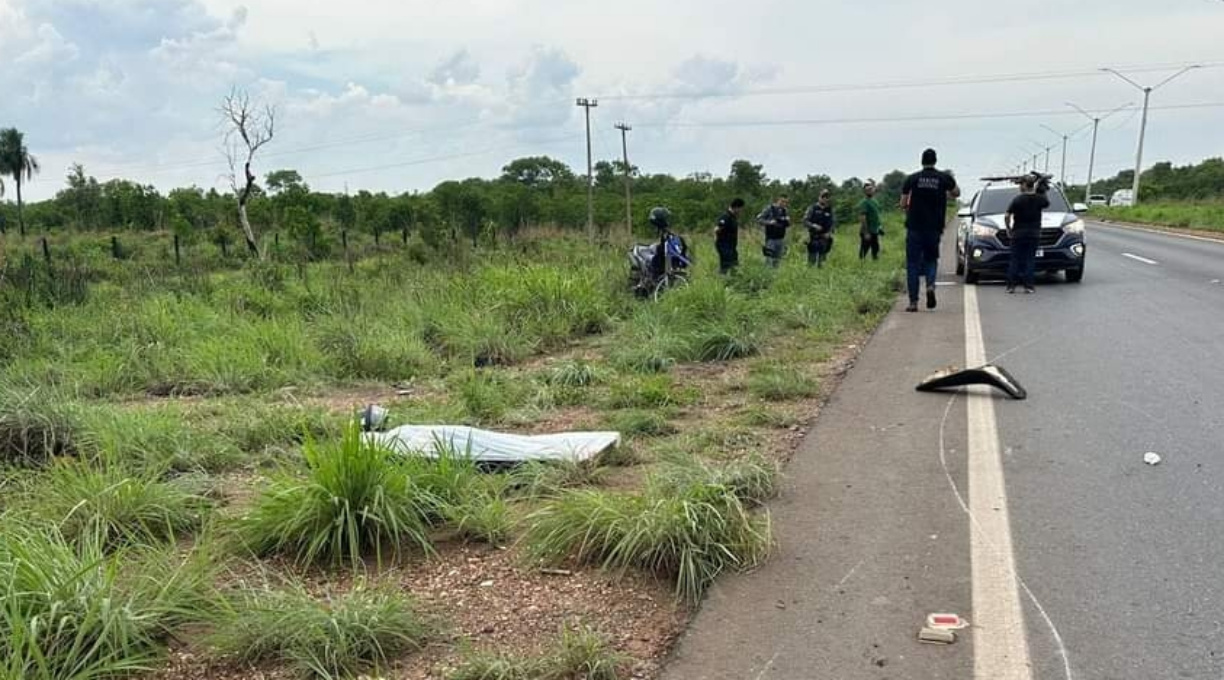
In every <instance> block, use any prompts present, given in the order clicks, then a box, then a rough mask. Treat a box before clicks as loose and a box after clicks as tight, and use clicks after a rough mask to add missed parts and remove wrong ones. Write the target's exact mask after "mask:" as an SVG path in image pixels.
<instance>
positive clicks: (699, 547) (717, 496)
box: [525, 483, 770, 602]
mask: <svg viewBox="0 0 1224 680" xmlns="http://www.w3.org/2000/svg"><path fill="white" fill-rule="evenodd" d="M525 540H526V544H527V547H528V551H529V554H531V555H532V556H534V557H536V558H539V559H543V560H545V561H549V562H558V561H562V560H566V559H570V558H573V559H577V560H579V561H581V562H591V563H597V564H601V565H602V566H603V567H605V568H611V569H625V568H629V567H637V568H641V569H645V570H647V571H650V572H653V573H656V574H659V575H664V576H668V577H671V578H674V579H675V582H676V594H677V596H678V597H681V598H684V599H686V600H688V601H690V602H697V601H698V600H699V599H700V598H701V595H702V593H704V592H705V589H706V587H707V586H709V584H710V583H711V582H713V580H714V579H715V578H716V577H717V576H718V575H719V574H721V573H723V572H724V571H728V570H739V569H746V568H749V567H752V566H754V565H756V564H757V563H759V562H760V561H761V559H763V558H764V556H765V555H766V554H767V552H768V550H769V546H770V538H769V520H768V516H767V515H761V516H753V515H752V514H751V513H749V511H748V510H747V508H745V506H744V504H743V503H742V502H741V501H740V499H739V498H738V497H737V496H736V494H735V493H734V491H733V490H732V489H730V488H728V487H726V486H723V485H720V484H706V483H692V484H688V485H685V486H683V487H680V488H670V487H665V486H662V485H660V486H658V487H655V488H652V489H648V490H647V491H646V492H645V493H642V494H619V493H609V492H600V491H588V490H578V491H569V492H566V493H565V494H564V495H562V496H561V497H559V498H558V499H556V500H554V501H552V502H550V503H548V504H547V505H545V506H544V507H542V508H541V509H539V510H537V511H536V512H534V513H532V515H531V516H530V517H529V518H528V531H527V536H526V539H525Z"/></svg>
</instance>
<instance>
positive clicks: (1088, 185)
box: [1067, 102, 1131, 203]
mask: <svg viewBox="0 0 1224 680" xmlns="http://www.w3.org/2000/svg"><path fill="white" fill-rule="evenodd" d="M1067 106H1070V107H1071V108H1073V109H1075V110H1076V111H1079V112H1080V113H1081V114H1083V116H1084V117H1085V118H1087V119H1088V120H1090V121H1092V151H1091V152H1089V154H1088V179H1087V180H1085V184H1084V202H1085V203H1088V202H1089V201H1090V200H1091V198H1092V170H1093V166H1094V165H1095V164H1096V147H1097V128H1099V127H1100V126H1101V121H1103V120H1105V119H1106V118H1108V117H1110V116H1112V115H1114V114H1115V113H1117V112H1119V111H1121V110H1123V109H1127V108H1130V106H1131V103H1130V102H1127V103H1125V104H1123V105H1122V106H1119V107H1118V108H1116V109H1114V110H1113V111H1110V112H1109V113H1107V114H1105V115H1103V116H1094V115H1092V114H1091V113H1088V112H1087V111H1085V110H1083V109H1081V108H1080V107H1078V106H1076V105H1075V104H1072V103H1071V102H1067Z"/></svg>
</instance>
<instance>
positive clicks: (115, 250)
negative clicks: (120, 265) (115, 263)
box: [111, 235, 120, 260]
mask: <svg viewBox="0 0 1224 680" xmlns="http://www.w3.org/2000/svg"><path fill="white" fill-rule="evenodd" d="M119 256H120V252H119V237H118V236H114V235H112V236H111V257H113V258H114V259H116V260H118V259H120V257H119Z"/></svg>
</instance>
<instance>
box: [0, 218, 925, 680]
mask: <svg viewBox="0 0 1224 680" xmlns="http://www.w3.org/2000/svg"><path fill="white" fill-rule="evenodd" d="M900 231H901V230H899V229H893V230H890V234H889V237H888V238H887V239H886V240H885V244H884V246H885V247H884V255H883V258H882V260H881V261H880V262H874V263H873V262H867V263H860V262H859V261H858V260H857V259H856V258H855V255H856V252H852V250H853V251H856V250H857V243H856V242H855V243H851V241H853V240H854V239H852V238H847V237H845V236H843V237H841V238H840V241H841V242H840V243H839V244H838V248H837V249H836V251H835V253H834V255H833V257H832V259H831V262H830V265H829V266H827V267H825V268H824V269H821V270H816V269H811V268H809V267H807V266H806V263H805V262H801V259H802V258H803V257H804V255H805V254H804V253H803V252H802V246H800V245H799V244H798V243H797V242H796V243H795V244H794V246H795V247H793V248H792V252H791V255H790V259H789V260H788V261H787V262H786V263H785V265H784V266H783V267H782V268H781V269H780V270H778V271H773V270H769V269H767V268H765V267H764V266H762V265H761V264H760V257H759V247H760V246H759V243H757V242H754V241H753V240H752V239H748V240H747V242H745V243H743V244H742V245H741V253H742V255H741V256H742V258H743V259H744V260H745V262H746V264H745V266H744V267H743V268H742V269H741V270H740V271H738V272H737V273H736V274H735V275H734V276H733V277H731V278H730V279H726V280H724V279H722V278H720V277H718V276H717V274H716V273H715V268H716V262H715V257H714V252H713V247H712V244H711V243H709V242H708V241H706V240H703V239H701V238H695V239H692V241H694V245H695V246H696V248H697V253H698V259H697V266H696V271H695V275H694V277H693V283H692V285H691V286H689V287H687V288H685V289H681V290H676V291H672V292H669V293H668V294H667V295H666V296H665V297H664V298H663V299H661V300H660V301H659V302H643V301H639V300H636V299H634V298H633V296H632V295H630V294H629V292H628V287H627V263H626V261H625V257H624V254H623V251H624V249H623V248H622V247H620V246H603V247H592V246H588V245H586V244H585V243H584V242H583V241H581V240H579V239H575V238H572V237H570V236H564V235H558V234H542V233H541V234H532V235H530V236H528V237H525V238H522V239H520V240H519V241H518V242H516V243H515V244H512V245H510V244H505V245H503V246H502V247H501V248H498V249H495V250H494V249H482V250H478V251H473V250H470V249H467V248H466V247H459V246H456V247H455V248H454V249H453V250H452V251H450V252H448V253H437V252H433V251H429V250H426V249H423V248H421V247H420V246H419V244H411V243H410V244H407V245H403V244H390V245H388V244H383V245H382V246H381V247H379V248H373V247H372V246H368V247H363V250H362V252H361V253H360V257H355V258H354V260H355V262H354V263H353V264H352V265H351V266H350V265H349V264H348V263H346V262H324V263H313V264H296V263H292V262H288V261H273V262H268V263H245V264H244V263H241V262H239V261H234V260H225V259H221V258H219V257H216V256H210V258H211V259H209V260H208V261H206V262H205V261H202V258H201V259H193V260H191V261H190V262H189V263H187V264H183V265H180V266H177V267H176V266H174V264H173V256H172V255H171V254H170V253H169V251H168V250H167V248H168V247H169V246H168V242H167V240H166V239H165V238H164V237H163V238H161V239H160V240H157V239H151V240H150V241H149V242H147V243H138V242H133V243H131V244H130V245H128V244H125V245H124V247H127V248H130V249H131V250H130V251H129V252H127V253H124V255H125V256H124V257H122V258H120V259H115V258H114V257H113V255H114V253H112V251H111V245H110V242H109V239H104V238H95V239H85V238H77V239H57V240H54V241H53V242H54V245H55V248H54V249H53V258H52V264H51V266H50V268H48V266H47V265H46V263H45V262H44V261H43V260H42V256H41V253H40V251H39V250H38V244H37V243H36V242H35V241H33V240H31V241H30V242H27V243H25V244H21V243H16V242H14V240H13V239H11V238H10V240H9V242H8V243H6V244H5V256H6V264H5V267H4V269H3V272H4V274H3V278H2V279H0V310H3V311H0V326H2V332H0V338H2V339H0V343H2V344H0V460H2V461H3V468H2V470H0V513H2V515H0V521H2V522H3V523H4V526H5V531H4V532H3V534H0V624H2V625H0V659H4V661H0V664H3V665H2V666H0V669H2V670H0V677H3V678H18V677H20V678H34V679H46V680H60V679H65V680H67V679H73V680H86V679H89V678H104V677H113V676H114V674H116V673H128V672H147V673H150V674H152V677H158V678H166V679H167V680H169V679H172V678H173V679H179V678H191V677H211V678H238V677H249V672H250V671H249V669H250V668H258V669H261V672H267V673H270V675H269V677H292V676H311V677H320V678H338V677H353V676H355V675H357V674H360V673H369V672H380V673H383V674H384V675H386V676H387V677H399V678H418V677H419V678H426V677H430V678H537V677H539V678H558V679H560V678H570V677H584V678H617V677H628V675H629V674H630V673H631V672H634V673H645V674H647V675H649V674H650V672H651V669H652V668H653V667H652V666H651V665H650V664H651V663H652V661H653V659H654V658H656V657H658V656H659V655H660V654H662V653H663V652H664V651H666V649H667V647H668V645H669V644H670V641H671V640H672V639H673V638H674V635H675V634H676V632H677V631H678V627H677V626H679V625H681V624H682V623H683V621H684V619H685V617H686V616H687V614H688V613H689V612H690V611H691V608H692V607H693V606H694V605H695V604H696V603H697V602H698V601H699V600H700V598H701V596H702V594H703V593H704V591H705V589H706V587H707V586H708V585H709V584H710V583H711V582H712V581H713V580H714V579H715V578H717V577H718V576H719V575H720V574H722V573H725V572H727V571H735V570H741V569H745V568H748V567H751V566H753V565H754V564H757V563H758V562H759V561H761V560H763V559H765V558H766V557H767V555H768V552H769V548H770V545H771V539H770V533H769V521H768V514H767V512H765V511H764V510H763V509H762V507H761V506H762V504H763V503H764V502H765V501H766V500H767V499H768V498H769V497H771V496H772V494H773V492H774V489H775V486H776V477H777V472H778V469H779V467H780V465H781V464H782V463H783V462H784V461H785V459H786V458H787V456H789V453H790V451H791V450H792V449H793V446H794V444H795V443H796V441H797V440H798V438H799V437H800V436H801V434H802V427H803V426H804V425H805V424H806V423H807V422H808V421H809V420H810V418H811V415H812V413H813V411H814V409H815V407H816V405H817V404H818V402H819V399H820V397H821V395H822V394H824V393H826V391H827V389H826V388H827V385H826V384H825V382H824V380H825V378H827V377H828V376H829V375H830V373H831V372H832V371H833V370H834V367H833V366H832V364H831V363H830V362H831V361H832V360H834V359H836V358H837V357H838V356H842V355H844V354H845V353H846V352H847V351H848V350H847V344H848V343H851V342H855V341H857V340H858V339H859V338H861V337H862V336H863V335H864V334H865V333H866V332H869V331H870V330H871V329H872V328H874V326H875V324H876V323H877V322H878V321H879V319H880V318H881V317H882V315H883V314H884V313H885V312H886V311H887V310H888V309H889V308H890V305H891V303H892V300H893V299H894V297H895V294H896V291H897V290H898V287H899V283H900V278H899V264H900V261H901V247H900V244H899V242H898V238H897V236H896V234H898V233H900ZM795 236H796V237H797V236H798V234H796V235H795ZM796 241H797V239H796ZM373 401H377V402H379V403H383V404H384V405H386V406H388V407H389V408H390V409H391V413H392V418H393V423H392V424H398V423H466V424H472V425H479V426H483V427H490V428H497V429H505V430H510V431H519V432H547V431H557V430H563V429H577V428H599V429H604V428H615V429H617V430H619V431H621V432H622V433H623V434H624V435H625V437H626V443H625V444H624V445H623V446H622V447H621V448H620V449H619V450H617V451H614V452H612V453H611V454H610V455H608V456H606V457H605V458H604V459H603V460H600V461H596V462H595V464H591V465H556V466H543V465H538V466H527V467H524V468H520V469H518V470H514V471H511V472H507V473H484V472H481V471H479V470H477V469H476V468H475V467H474V466H472V465H471V464H470V463H469V462H468V461H466V460H465V459H464V458H463V457H462V456H461V455H454V456H450V457H445V458H443V459H442V460H440V461H437V462H429V463H427V462H423V461H421V460H415V459H407V460H405V459H400V458H396V457H394V456H392V455H390V454H388V453H387V452H385V451H380V450H376V449H371V448H370V447H369V446H367V445H365V444H363V443H362V441H361V440H360V438H359V437H358V436H357V434H356V432H355V431H354V430H353V428H352V427H351V421H352V419H353V417H354V414H355V412H356V410H357V409H358V408H359V407H360V406H362V405H363V404H365V403H367V402H373ZM499 612H500V613H501V615H500V616H499V615H498V613H499ZM642 640H648V642H642Z"/></svg>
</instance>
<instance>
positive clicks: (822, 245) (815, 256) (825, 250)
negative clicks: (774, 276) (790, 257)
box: [803, 189, 833, 267]
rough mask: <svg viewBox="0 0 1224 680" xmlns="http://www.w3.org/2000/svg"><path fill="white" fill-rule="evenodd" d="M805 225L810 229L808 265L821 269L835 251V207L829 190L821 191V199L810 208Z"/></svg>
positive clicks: (804, 221)
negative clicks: (832, 251) (830, 198)
mask: <svg viewBox="0 0 1224 680" xmlns="http://www.w3.org/2000/svg"><path fill="white" fill-rule="evenodd" d="M803 225H804V226H806V227H807V229H808V243H807V250H808V265H816V266H817V267H820V266H822V265H823V264H824V261H825V259H827V258H828V257H829V251H831V250H833V205H832V203H830V201H829V190H828V189H823V190H821V192H820V198H819V199H818V200H817V201H816V202H815V203H813V204H812V205H811V206H810V207H808V209H807V212H806V213H804V215H803Z"/></svg>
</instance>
